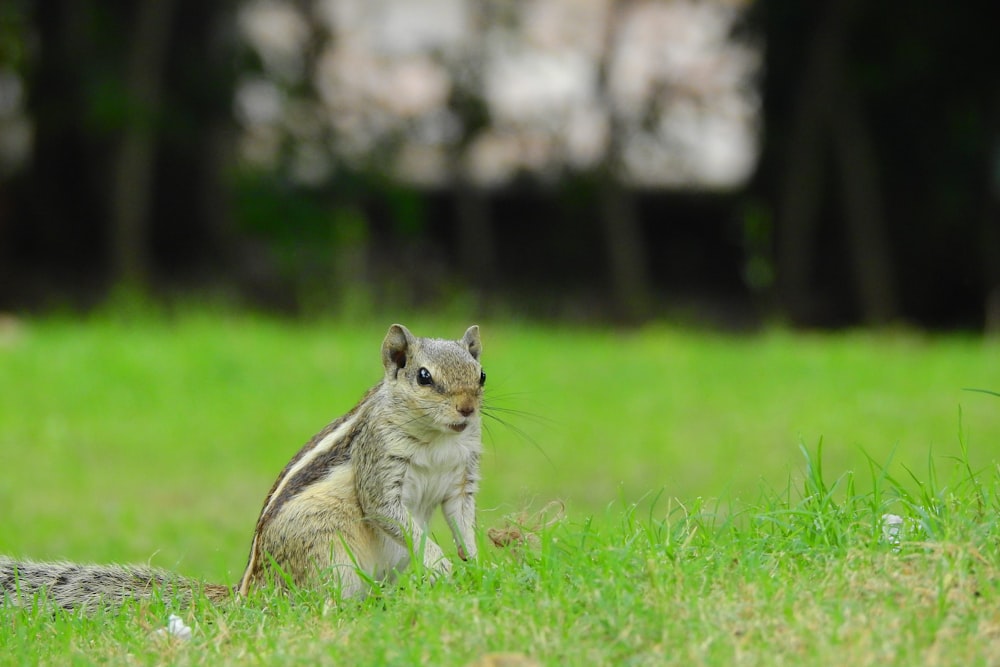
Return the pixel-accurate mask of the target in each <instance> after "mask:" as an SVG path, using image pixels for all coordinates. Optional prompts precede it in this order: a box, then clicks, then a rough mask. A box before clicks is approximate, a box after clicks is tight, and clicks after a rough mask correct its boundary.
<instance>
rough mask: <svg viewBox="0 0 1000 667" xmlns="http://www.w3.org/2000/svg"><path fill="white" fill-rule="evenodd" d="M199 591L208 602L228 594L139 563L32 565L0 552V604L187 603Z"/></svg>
mask: <svg viewBox="0 0 1000 667" xmlns="http://www.w3.org/2000/svg"><path fill="white" fill-rule="evenodd" d="M199 592H200V593H202V594H203V595H204V596H205V597H206V598H208V599H209V600H211V601H213V602H222V601H224V600H227V599H229V598H231V597H232V596H233V589H231V588H229V587H228V586H221V585H215V584H203V583H201V582H198V581H195V580H193V579H187V578H185V577H181V576H179V575H176V574H173V573H171V572H167V571H166V570H160V569H158V568H153V567H147V566H143V565H81V564H78V563H36V562H32V561H19V560H14V559H12V558H8V557H4V556H0V605H7V604H13V605H28V604H32V602H33V601H34V600H35V599H36V598H37V599H38V600H45V601H47V602H51V603H54V604H57V605H59V606H61V607H65V608H67V609H81V608H82V609H96V608H98V607H101V606H106V607H112V608H113V607H119V606H121V605H122V604H123V603H124V602H126V601H127V600H141V599H144V598H150V597H152V596H154V595H156V596H158V597H160V598H161V599H167V600H171V601H174V602H177V603H179V604H187V603H189V602H190V601H191V598H192V596H193V595H195V594H196V593H199Z"/></svg>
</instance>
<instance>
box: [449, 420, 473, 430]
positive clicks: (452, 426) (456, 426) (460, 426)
mask: <svg viewBox="0 0 1000 667" xmlns="http://www.w3.org/2000/svg"><path fill="white" fill-rule="evenodd" d="M468 425H469V422H457V423H455V424H448V428H450V429H451V430H452V431H454V432H455V433H461V432H462V431H464V430H465V427H466V426H468Z"/></svg>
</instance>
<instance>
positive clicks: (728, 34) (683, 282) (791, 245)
mask: <svg viewBox="0 0 1000 667" xmlns="http://www.w3.org/2000/svg"><path fill="white" fill-rule="evenodd" d="M998 62H1000V40H997V39H996V35H995V26H994V25H992V24H991V22H989V21H986V20H984V18H983V16H982V14H981V12H979V11H977V3H935V2H930V3H908V4H906V3H904V4H902V5H901V4H898V3H897V4H891V5H884V4H881V3H870V2H861V1H860V0H855V1H851V0H816V1H814V2H796V1H793V0H757V1H751V0H518V1H514V0H420V1H414V0H313V1H308V2H307V1H305V0H297V1H293V0H288V1H280V0H251V1H245V2H238V1H236V0H219V1H216V2H204V1H203V0H143V1H137V0H132V1H128V2H126V1H123V0H101V1H100V2H98V1H96V0H51V1H43V0H36V1H30V0H5V1H4V2H3V3H2V4H0V311H4V310H6V311H14V312H37V311H45V310H48V309H52V308H59V309H63V308H70V309H74V310H75V309H87V308H91V307H93V306H95V305H99V304H101V303H104V302H106V301H107V300H108V298H109V297H110V296H113V295H114V294H116V293H118V292H119V291H121V290H129V291H136V292H138V293H141V294H144V295H150V296H152V297H153V298H156V299H165V300H169V299H172V298H178V297H180V298H211V299H221V300H224V301H225V302H227V303H229V302H232V303H236V304H238V305H241V306H242V305H245V306H247V307H252V308H262V309H266V310H269V311H276V312H281V313H289V314H312V313H318V314H323V313H337V312H350V311H351V309H359V308H362V309H363V308H373V307H374V308H377V309H378V310H388V309H391V308H394V307H397V306H405V307H406V308H408V309H411V310H412V309H414V308H428V309H431V308H454V307H456V305H457V306H458V307H461V308H462V309H463V312H479V313H482V314H486V315H489V314H495V315H496V314H506V313H510V314H516V315H523V316H534V317H541V318H555V319H563V320H569V321H621V322H635V321H644V320H648V319H651V318H662V317H667V318H675V319H678V320H682V321H690V322H694V323H698V324H708V325H712V326H720V327H724V328H733V329H748V328H753V327H756V326H758V325H759V324H760V323H762V322H773V321H779V322H785V323H788V324H792V325H796V326H810V327H842V326H858V325H884V324H887V323H905V324H909V325H913V326H918V327H925V328H933V329H941V328H944V329H959V328H960V329H971V330H985V331H993V332H997V331H1000V79H998V78H997V76H996V64H997V63H998Z"/></svg>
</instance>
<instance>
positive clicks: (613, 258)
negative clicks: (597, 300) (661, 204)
mask: <svg viewBox="0 0 1000 667" xmlns="http://www.w3.org/2000/svg"><path fill="white" fill-rule="evenodd" d="M632 4H633V3H631V2H628V1H625V2H613V3H611V5H610V7H609V9H608V16H607V19H606V21H605V28H604V53H603V55H602V57H601V60H600V63H599V65H598V73H597V89H598V95H599V96H600V98H601V100H602V101H603V104H604V108H605V112H606V113H607V116H608V125H609V127H608V145H607V148H606V149H605V154H604V162H603V165H602V167H601V168H600V169H599V170H598V174H597V176H598V178H599V179H600V183H599V184H598V198H599V206H600V215H601V224H602V227H603V230H604V238H605V241H606V249H607V261H608V271H609V274H610V280H611V295H612V298H613V300H614V309H615V310H616V311H617V315H618V316H619V317H622V318H624V319H626V320H632V321H634V320H640V319H642V318H644V317H646V316H647V315H648V314H649V310H650V302H651V295H650V287H649V268H648V259H647V255H646V252H645V248H644V244H643V233H642V221H641V220H640V219H639V215H638V211H636V207H635V201H634V198H633V196H632V193H631V192H629V191H628V190H627V188H626V187H625V185H624V184H623V182H622V178H623V174H622V170H623V167H622V163H623V160H622V144H623V142H624V139H625V137H624V133H625V126H624V123H623V122H622V120H621V118H620V114H619V112H618V110H617V109H616V108H615V104H614V99H613V98H612V94H611V85H610V83H611V82H610V76H611V71H610V70H611V63H612V62H613V60H614V57H615V53H616V52H617V49H618V33H619V30H620V26H621V22H622V20H623V18H624V17H625V16H626V14H627V12H628V10H629V8H630V7H631V6H632Z"/></svg>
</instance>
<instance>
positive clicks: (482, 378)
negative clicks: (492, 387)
mask: <svg viewBox="0 0 1000 667" xmlns="http://www.w3.org/2000/svg"><path fill="white" fill-rule="evenodd" d="M484 384H486V372H485V371H479V386H480V387H482V386H483V385H484Z"/></svg>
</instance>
